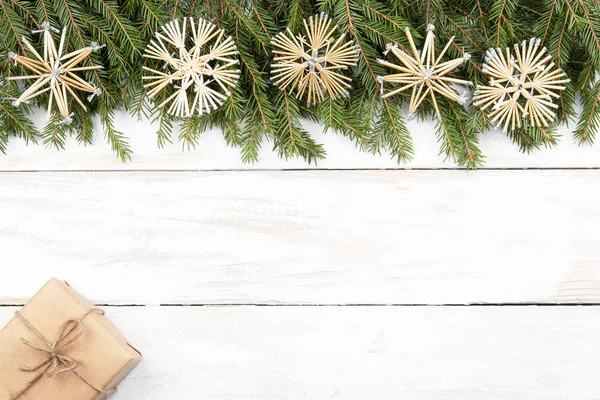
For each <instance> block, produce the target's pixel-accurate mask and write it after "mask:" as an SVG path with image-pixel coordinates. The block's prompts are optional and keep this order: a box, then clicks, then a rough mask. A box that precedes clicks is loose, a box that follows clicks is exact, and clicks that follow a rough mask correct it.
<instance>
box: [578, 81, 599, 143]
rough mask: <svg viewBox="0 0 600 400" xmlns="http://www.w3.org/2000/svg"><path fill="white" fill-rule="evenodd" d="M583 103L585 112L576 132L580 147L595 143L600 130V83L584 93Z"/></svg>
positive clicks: (580, 117)
mask: <svg viewBox="0 0 600 400" xmlns="http://www.w3.org/2000/svg"><path fill="white" fill-rule="evenodd" d="M582 103H583V111H582V112H581V115H580V116H579V123H578V124H577V128H575V131H574V135H575V139H576V140H577V142H578V143H579V144H580V145H582V144H591V143H593V142H594V139H595V137H596V133H597V132H598V130H599V129H600V82H597V83H596V85H595V86H594V87H593V88H591V89H586V90H584V91H583V93H582Z"/></svg>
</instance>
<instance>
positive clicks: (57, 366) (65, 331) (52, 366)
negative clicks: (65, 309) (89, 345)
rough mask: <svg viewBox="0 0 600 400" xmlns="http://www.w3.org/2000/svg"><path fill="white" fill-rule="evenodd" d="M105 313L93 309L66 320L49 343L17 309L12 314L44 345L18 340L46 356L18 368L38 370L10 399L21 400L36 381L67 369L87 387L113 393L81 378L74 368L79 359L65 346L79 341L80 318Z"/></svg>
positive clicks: (81, 321) (113, 391) (103, 392)
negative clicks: (36, 361) (74, 357)
mask: <svg viewBox="0 0 600 400" xmlns="http://www.w3.org/2000/svg"><path fill="white" fill-rule="evenodd" d="M92 313H97V314H104V311H102V310H99V309H97V308H93V309H91V310H89V311H88V312H87V313H86V314H85V315H84V316H83V317H81V318H80V319H69V320H68V321H66V322H65V323H64V324H62V326H61V327H60V329H59V331H58V334H57V335H56V338H55V339H54V341H53V342H49V341H48V340H46V338H44V336H43V335H42V334H41V333H40V332H39V331H38V330H37V329H35V328H34V327H33V326H32V325H31V324H30V323H29V321H27V319H25V318H24V317H23V316H22V315H21V313H19V312H18V311H17V312H16V313H15V315H16V316H17V317H18V318H19V319H20V320H21V322H23V324H24V325H25V327H27V329H28V330H29V331H31V332H32V333H33V334H34V335H35V336H36V337H37V338H38V339H39V340H40V341H41V342H42V343H43V344H42V345H37V344H35V343H32V342H30V341H29V340H27V339H25V338H21V342H22V343H23V344H24V345H26V346H27V347H29V348H31V349H33V350H35V351H37V352H40V353H43V354H44V355H45V357H44V359H43V360H42V361H41V362H40V363H38V364H36V365H33V366H23V367H21V371H24V372H35V373H37V374H36V375H35V376H34V377H33V378H32V379H31V380H30V381H29V382H27V383H26V384H25V386H24V387H23V389H21V391H20V392H19V393H17V394H16V395H14V396H12V397H11V399H10V400H18V399H20V398H21V397H22V396H23V395H24V394H25V392H27V391H28V390H29V389H30V388H31V387H32V386H33V385H34V384H36V383H37V382H38V381H39V380H40V379H42V378H43V377H48V378H53V377H55V376H57V375H61V374H64V373H67V372H72V373H74V374H75V375H77V376H78V377H79V378H80V379H81V380H82V381H83V382H84V383H85V384H86V385H88V386H90V387H91V388H92V389H94V390H96V391H97V392H98V393H100V394H107V395H110V394H114V393H116V389H115V390H110V391H105V390H102V389H100V388H98V387H97V386H95V385H94V384H93V383H91V382H90V381H88V380H87V379H86V378H84V377H83V376H82V375H81V374H80V373H79V372H78V371H77V367H78V366H79V362H78V361H77V360H75V359H73V358H72V357H71V356H69V355H68V354H66V350H67V347H69V346H70V345H71V344H73V343H74V342H75V341H77V340H79V339H80V338H81V336H82V335H83V333H84V325H83V320H84V319H85V318H86V317H87V316H88V315H90V314H92Z"/></svg>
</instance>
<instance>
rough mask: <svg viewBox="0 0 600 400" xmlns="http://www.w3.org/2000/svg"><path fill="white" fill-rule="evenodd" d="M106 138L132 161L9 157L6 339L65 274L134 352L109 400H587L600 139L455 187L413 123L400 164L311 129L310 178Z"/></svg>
mask: <svg viewBox="0 0 600 400" xmlns="http://www.w3.org/2000/svg"><path fill="white" fill-rule="evenodd" d="M117 124H118V125H119V127H120V128H121V129H123V130H124V131H126V132H127V133H128V134H129V135H130V137H131V143H132V146H133V148H134V150H135V155H134V162H132V163H129V164H125V165H124V164H121V163H120V162H119V161H117V160H116V158H115V156H114V154H112V153H111V152H110V150H109V147H108V145H106V144H105V143H104V142H103V140H102V136H101V133H100V132H99V133H98V135H97V139H96V143H95V144H94V145H93V146H91V147H87V148H83V147H79V146H77V145H76V144H75V143H74V142H71V143H68V146H67V147H68V151H63V152H56V151H54V150H49V149H45V148H43V147H41V146H39V147H31V146H29V147H26V146H24V145H23V144H22V143H21V142H20V141H19V140H16V139H15V140H12V141H11V143H10V146H9V149H8V150H9V154H8V155H7V156H2V157H0V254H1V259H2V275H1V276H2V277H1V278H0V325H3V324H4V323H5V322H6V321H8V319H9V318H10V317H11V316H12V314H13V313H14V311H15V310H16V309H17V307H18V306H20V305H22V304H23V303H24V302H25V301H26V299H27V298H28V297H29V296H31V295H32V294H33V293H34V292H35V291H36V290H37V289H38V288H39V287H40V286H41V285H42V284H43V283H44V282H45V281H46V280H47V279H48V278H50V277H52V276H56V277H58V278H62V279H65V280H68V281H69V283H70V284H71V285H72V286H74V287H75V288H76V289H78V290H79V291H80V292H82V293H83V294H84V295H86V296H87V297H90V298H91V299H93V300H94V301H95V302H96V303H98V304H100V305H102V306H103V307H104V308H105V309H106V311H107V314H108V316H109V317H110V318H111V319H112V320H113V321H115V323H116V324H117V325H118V326H119V327H120V328H121V329H122V331H123V332H124V334H125V335H126V336H127V337H128V339H129V340H130V341H131V342H132V343H133V344H135V345H136V346H137V347H138V348H140V350H142V352H143V353H144V356H145V359H144V361H143V363H142V364H141V365H140V366H139V367H138V368H137V369H136V370H135V371H134V373H133V374H132V375H131V376H130V377H129V378H128V379H127V380H126V381H125V382H124V383H123V385H122V386H121V389H120V392H119V393H118V394H117V395H115V396H114V399H115V400H158V399H185V400H187V399H210V400H213V399H214V400H228V399H236V400H237V399H240V400H325V399H332V400H333V399H335V400H365V399H374V400H384V399H394V400H397V399H427V400H429V399H457V400H458V399H460V400H463V399H484V400H487V399H506V400H518V399H527V400H530V399H586V400H589V399H600V384H599V383H598V376H599V374H600V237H599V232H600V145H599V146H596V147H584V148H579V147H577V146H576V145H575V144H574V143H573V140H572V134H571V133H570V130H569V128H567V127H565V128H564V129H563V130H562V132H563V135H564V136H563V139H562V142H561V144H560V145H559V146H558V147H557V148H555V149H553V150H541V151H537V152H535V153H534V154H533V155H530V156H525V155H522V154H520V153H519V152H518V149H517V148H516V146H514V145H513V144H511V143H510V141H509V140H508V139H507V138H506V137H505V136H504V135H502V134H500V133H488V134H486V135H484V136H482V137H481V147H482V149H483V151H484V153H485V154H486V155H487V156H488V159H487V162H486V166H485V168H482V169H481V170H479V171H477V172H473V171H464V170H461V169H457V168H456V166H455V165H454V164H452V163H445V162H443V159H442V158H441V157H440V156H438V155H437V153H438V146H437V143H436V141H435V138H434V133H433V125H432V124H431V123H425V124H423V123H420V124H419V123H416V122H411V131H412V132H413V134H414V138H415V148H416V156H415V160H414V161H413V162H411V163H409V164H406V165H401V166H400V167H398V166H397V165H396V164H395V162H394V161H393V160H390V159H389V157H388V156H387V155H383V156H372V155H369V154H362V153H359V152H358V151H356V150H355V149H354V146H353V144H351V143H349V142H347V141H346V139H344V138H342V137H338V136H335V135H333V134H331V133H329V134H324V133H323V132H321V128H319V127H318V126H316V125H314V124H309V123H307V125H308V126H309V129H310V130H311V132H312V133H313V134H314V136H315V137H316V138H317V139H318V140H320V141H321V142H322V143H324V144H325V145H326V148H327V150H328V152H329V157H328V159H327V160H326V161H323V162H321V163H320V164H319V165H318V167H317V169H315V168H314V167H307V166H306V165H305V164H304V163H303V162H300V161H292V162H285V161H281V160H279V159H278V158H277V156H276V155H275V154H274V153H272V152H271V151H270V148H269V145H266V146H265V148H264V149H263V151H262V154H261V160H262V161H261V162H260V163H259V164H256V165H244V164H242V163H241V162H240V161H239V155H238V152H237V150H234V149H230V148H227V147H226V146H225V144H224V141H223V139H222V138H221V137H220V134H219V133H218V132H216V131H215V132H207V133H206V134H205V135H204V137H203V139H202V141H201V144H200V147H199V148H198V150H196V151H193V152H183V153H182V152H181V151H180V145H179V144H174V145H172V146H169V147H168V148H166V149H163V150H160V149H158V148H157V147H156V145H155V137H154V133H153V132H154V131H155V127H153V126H151V125H150V124H148V123H146V122H141V123H138V122H136V121H134V120H131V119H129V118H128V117H127V116H125V115H120V116H119V117H118V118H117Z"/></svg>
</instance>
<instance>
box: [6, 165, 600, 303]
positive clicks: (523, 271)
mask: <svg viewBox="0 0 600 400" xmlns="http://www.w3.org/2000/svg"><path fill="white" fill-rule="evenodd" d="M0 182H2V183H1V188H0V216H1V217H0V252H1V254H2V266H3V269H4V270H5V271H10V272H9V273H7V274H5V275H4V276H3V278H2V279H1V280H0V299H1V301H2V302H4V303H5V304H7V303H8V304H11V303H15V302H16V303H19V301H20V300H19V299H23V298H27V297H29V296H30V295H31V294H32V293H34V292H35V291H36V290H37V288H38V287H40V286H41V285H42V284H43V283H44V282H45V281H46V280H47V279H48V278H50V277H52V276H56V277H59V278H62V279H66V280H68V281H70V282H71V283H72V284H74V285H75V287H78V288H81V289H82V290H84V291H85V292H86V293H89V295H90V296H91V298H93V299H94V300H96V301H98V302H108V303H113V302H120V303H126V304H127V303H150V304H159V303H270V304H274V303H313V304H314V303H327V304H338V303H374V304H381V303H385V304H390V303H401V304H409V303H410V304H414V303H426V304H446V303H472V302H489V303H505V302H550V303H554V302H591V303H598V302H600V240H599V239H598V227H599V224H598V221H599V220H600V208H599V207H598V204H600V171H598V170H585V171H479V172H465V171H312V172H291V171H287V172H195V173H194V172H179V173H175V172H137V173H133V172H121V173H108V172H107V173H2V174H0Z"/></svg>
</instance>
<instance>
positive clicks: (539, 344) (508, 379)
mask: <svg viewBox="0 0 600 400" xmlns="http://www.w3.org/2000/svg"><path fill="white" fill-rule="evenodd" d="M14 311H15V309H14V308H12V307H0V322H1V323H2V324H3V323H4V321H7V320H8V319H9V318H10V316H11V315H12V313H13V312H14ZM107 315H108V317H109V318H110V319H111V320H113V321H114V322H115V323H116V325H117V326H118V327H119V328H120V329H121V330H122V331H123V333H124V335H125V336H126V337H127V338H128V339H129V340H130V341H131V342H132V343H133V344H134V345H136V346H137V347H139V348H140V350H141V351H142V352H143V353H144V357H145V358H144V360H143V361H142V363H141V364H140V366H139V367H138V368H137V369H136V370H135V371H134V372H133V374H132V375H131V376H130V377H129V378H128V379H127V380H126V381H125V382H124V383H123V384H122V386H121V387H120V389H119V393H118V394H117V395H115V396H114V397H113V398H112V399H114V400H159V399H209V400H215V399H225V400H230V399H231V400H233V399H235V400H307V399H309V400H324V399H331V400H364V399H378V400H399V399H423V400H438V399H440V400H441V399H444V400H448V399H456V400H471V399H472V400H499V399H502V400H532V399H545V400H548V399H555V400H558V399H561V400H567V399H569V400H570V399H572V400H582V399H586V400H592V399H600V390H599V389H598V379H597V378H598V370H600V337H599V336H598V331H599V330H600V313H598V310H597V308H596V307H250V306H246V307H240V306H237V307H187V308H186V307H177V308H173V307H135V308H128V307H122V308H108V309H107ZM83 362H85V361H83Z"/></svg>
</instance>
